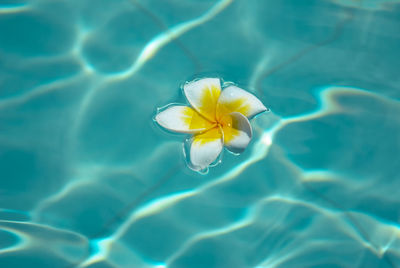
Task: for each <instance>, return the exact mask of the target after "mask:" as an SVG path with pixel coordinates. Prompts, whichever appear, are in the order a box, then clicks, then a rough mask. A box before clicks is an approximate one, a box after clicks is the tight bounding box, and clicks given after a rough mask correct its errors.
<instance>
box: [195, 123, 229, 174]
mask: <svg viewBox="0 0 400 268" xmlns="http://www.w3.org/2000/svg"><path fill="white" fill-rule="evenodd" d="M223 146H224V144H223V141H222V133H221V130H220V128H219V127H215V128H213V129H210V130H208V131H207V132H205V133H202V134H197V135H194V136H193V138H192V143H191V146H190V162H191V164H192V166H193V168H194V169H195V170H198V171H200V170H204V169H206V168H207V167H208V166H209V165H210V164H211V163H213V162H214V161H215V160H216V159H217V158H218V156H219V155H220V153H221V151H222V148H223Z"/></svg>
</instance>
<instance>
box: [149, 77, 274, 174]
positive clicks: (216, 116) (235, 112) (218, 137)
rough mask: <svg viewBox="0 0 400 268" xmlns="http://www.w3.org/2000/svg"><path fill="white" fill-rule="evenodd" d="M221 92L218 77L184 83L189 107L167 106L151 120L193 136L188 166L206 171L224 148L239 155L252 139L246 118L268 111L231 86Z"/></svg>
mask: <svg viewBox="0 0 400 268" xmlns="http://www.w3.org/2000/svg"><path fill="white" fill-rule="evenodd" d="M224 85H226V86H225V88H224V89H223V90H221V81H220V79H219V78H204V79H200V80H195V81H192V82H189V83H186V84H185V85H184V86H183V91H184V94H185V96H186V98H187V100H188V101H189V103H190V105H191V106H192V107H188V106H185V105H172V106H168V107H167V108H166V109H165V110H162V111H161V112H159V113H158V114H157V115H156V117H155V120H156V122H157V123H158V124H159V125H160V126H162V127H164V128H165V129H167V130H170V131H173V132H178V133H189V134H193V136H192V137H191V139H190V140H189V143H190V145H189V146H190V152H189V167H190V168H192V169H193V170H196V171H204V170H208V167H209V166H210V165H211V164H212V163H214V162H215V161H216V160H217V159H218V156H219V155H220V154H221V152H222V149H223V148H224V146H225V147H226V148H227V149H228V150H229V151H231V152H233V153H241V152H243V151H244V150H245V149H246V147H247V145H248V144H249V142H250V140H251V138H252V129H251V125H250V122H249V119H251V118H253V117H254V116H255V115H257V114H260V113H262V112H265V111H267V110H268V109H267V108H266V107H265V106H264V105H263V104H262V103H261V101H260V100H259V99H257V98H256V97H255V96H254V95H252V94H250V93H248V92H247V91H245V90H243V89H240V88H238V87H236V86H234V85H232V84H229V85H227V84H224Z"/></svg>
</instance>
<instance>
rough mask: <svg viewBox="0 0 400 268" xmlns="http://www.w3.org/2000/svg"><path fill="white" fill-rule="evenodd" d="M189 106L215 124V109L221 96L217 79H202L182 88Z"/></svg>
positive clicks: (219, 83)
mask: <svg viewBox="0 0 400 268" xmlns="http://www.w3.org/2000/svg"><path fill="white" fill-rule="evenodd" d="M183 91H184V92H185V96H186V98H187V100H188V101H189V103H190V105H192V107H193V108H194V109H195V110H196V111H197V112H199V113H200V114H201V115H203V116H204V117H205V118H207V119H209V120H211V121H213V122H215V109H216V106H217V101H218V98H219V96H220V94H221V82H220V80H219V78H204V79H200V80H197V81H193V82H190V83H187V84H186V85H184V86H183Z"/></svg>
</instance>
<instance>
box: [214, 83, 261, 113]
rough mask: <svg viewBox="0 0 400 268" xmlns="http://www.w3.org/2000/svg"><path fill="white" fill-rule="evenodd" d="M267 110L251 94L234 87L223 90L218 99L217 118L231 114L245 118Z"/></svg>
mask: <svg viewBox="0 0 400 268" xmlns="http://www.w3.org/2000/svg"><path fill="white" fill-rule="evenodd" d="M267 110H268V109H267V108H266V107H265V106H264V104H262V102H261V101H260V100H259V99H258V98H257V97H256V96H254V95H253V94H251V93H249V92H247V91H245V90H243V89H240V88H238V87H236V86H229V87H227V88H225V89H224V90H223V91H222V93H221V96H220V97H219V100H218V104H217V118H221V117H222V116H224V115H227V114H230V113H232V112H239V113H241V114H243V115H244V116H246V117H247V118H252V117H254V116H255V115H257V114H259V113H262V112H265V111H267Z"/></svg>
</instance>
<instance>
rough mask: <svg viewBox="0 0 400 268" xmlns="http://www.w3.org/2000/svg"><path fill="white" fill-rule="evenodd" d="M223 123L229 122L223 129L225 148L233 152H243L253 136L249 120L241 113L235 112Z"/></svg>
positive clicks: (226, 117) (225, 118)
mask: <svg viewBox="0 0 400 268" xmlns="http://www.w3.org/2000/svg"><path fill="white" fill-rule="evenodd" d="M223 121H224V122H225V123H226V122H229V124H223V127H222V129H223V132H224V144H225V146H226V147H227V149H228V150H229V151H231V152H234V153H241V152H243V151H244V150H245V149H246V147H247V145H248V144H249V142H250V141H251V138H252V136H253V132H252V129H251V125H250V122H249V120H248V119H247V118H246V117H245V116H244V115H242V114H241V113H238V112H233V113H231V114H229V115H228V116H225V117H224V119H223Z"/></svg>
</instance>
